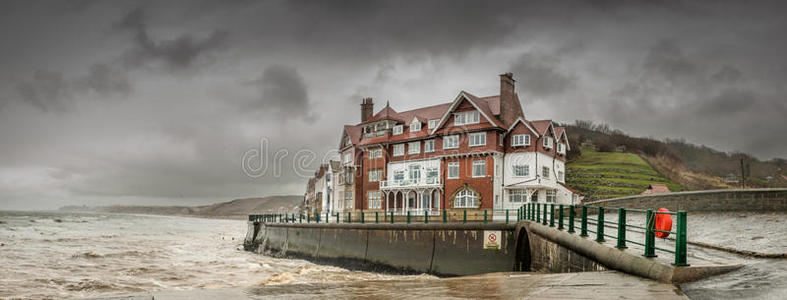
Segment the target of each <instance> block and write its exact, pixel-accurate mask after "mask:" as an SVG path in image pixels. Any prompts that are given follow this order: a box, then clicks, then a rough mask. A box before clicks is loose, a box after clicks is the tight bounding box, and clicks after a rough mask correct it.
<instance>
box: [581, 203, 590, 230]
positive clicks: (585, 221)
mask: <svg viewBox="0 0 787 300" xmlns="http://www.w3.org/2000/svg"><path fill="white" fill-rule="evenodd" d="M579 236H588V207H587V206H584V205H582V217H581V219H580V221H579Z"/></svg>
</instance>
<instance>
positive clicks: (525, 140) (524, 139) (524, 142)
mask: <svg viewBox="0 0 787 300" xmlns="http://www.w3.org/2000/svg"><path fill="white" fill-rule="evenodd" d="M511 146H512V147H522V146H524V147H527V146H530V135H529V134H527V133H523V134H515V135H512V136H511Z"/></svg>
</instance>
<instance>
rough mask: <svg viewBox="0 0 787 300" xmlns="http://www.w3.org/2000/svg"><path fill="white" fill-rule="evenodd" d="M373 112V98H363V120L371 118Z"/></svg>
mask: <svg viewBox="0 0 787 300" xmlns="http://www.w3.org/2000/svg"><path fill="white" fill-rule="evenodd" d="M373 113H374V102H372V98H363V99H362V100H361V122H366V120H369V119H371V118H372V114H373Z"/></svg>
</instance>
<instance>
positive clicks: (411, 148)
mask: <svg viewBox="0 0 787 300" xmlns="http://www.w3.org/2000/svg"><path fill="white" fill-rule="evenodd" d="M407 154H421V142H420V141H418V142H410V143H407Z"/></svg>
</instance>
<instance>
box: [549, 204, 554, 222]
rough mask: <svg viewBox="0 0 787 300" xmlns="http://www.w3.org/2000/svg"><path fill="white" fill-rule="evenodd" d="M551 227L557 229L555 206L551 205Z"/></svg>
mask: <svg viewBox="0 0 787 300" xmlns="http://www.w3.org/2000/svg"><path fill="white" fill-rule="evenodd" d="M549 227H555V204H554V203H552V204H550V205H549Z"/></svg>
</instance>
